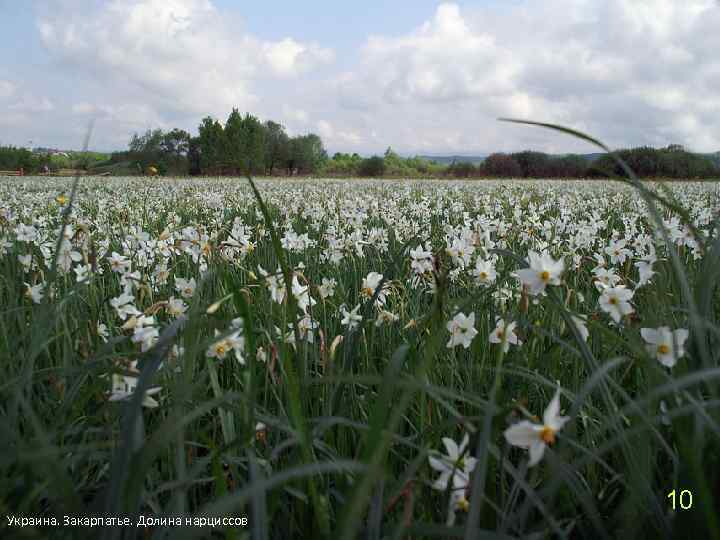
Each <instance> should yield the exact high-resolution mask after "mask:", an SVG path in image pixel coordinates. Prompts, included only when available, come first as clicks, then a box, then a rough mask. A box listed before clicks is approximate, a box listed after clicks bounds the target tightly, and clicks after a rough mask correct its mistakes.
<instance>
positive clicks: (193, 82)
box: [38, 0, 332, 116]
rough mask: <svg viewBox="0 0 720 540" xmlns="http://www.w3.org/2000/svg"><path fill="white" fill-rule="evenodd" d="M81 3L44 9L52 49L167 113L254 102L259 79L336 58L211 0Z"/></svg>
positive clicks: (45, 37) (248, 106) (45, 36)
mask: <svg viewBox="0 0 720 540" xmlns="http://www.w3.org/2000/svg"><path fill="white" fill-rule="evenodd" d="M73 6H74V9H68V6H67V5H62V4H60V5H58V4H52V5H50V6H49V7H46V9H45V10H43V12H42V15H41V16H40V19H39V21H38V29H39V32H40V36H41V39H42V41H43V43H44V45H45V47H46V48H47V49H48V51H50V52H51V53H52V54H53V55H55V56H56V57H57V58H59V59H62V60H63V61H64V62H66V63H67V64H69V65H72V66H73V68H75V69H81V70H83V71H85V72H87V73H90V74H91V75H92V76H93V77H95V78H96V79H98V80H103V81H112V84H113V85H114V88H113V90H115V91H117V92H123V93H124V94H125V95H136V96H137V97H138V100H141V101H142V103H145V104H150V105H152V106H153V107H154V108H155V109H156V110H157V111H159V112H160V113H171V114H175V115H177V114H184V115H187V116H190V115H195V116H197V115H199V114H215V115H219V116H224V115H227V113H228V112H229V110H230V108H232V107H239V108H241V109H245V110H252V108H253V107H255V106H256V105H257V103H258V96H257V93H256V90H255V88H254V83H255V81H257V80H258V79H261V78H264V77H272V76H276V75H279V76H283V77H291V76H296V75H298V74H301V73H304V72H306V71H308V70H310V69H312V68H313V67H314V66H316V65H318V64H322V63H325V62H328V61H330V60H332V51H330V50H328V49H323V48H321V47H320V46H319V45H317V44H306V43H301V42H298V41H295V40H294V39H292V38H287V39H285V40H282V41H279V42H265V41H262V40H259V39H257V38H255V37H254V36H252V35H251V34H249V33H247V32H243V31H238V27H239V25H240V22H239V21H238V20H236V19H234V18H233V17H230V16H228V14H227V13H221V12H219V11H218V10H217V9H216V8H215V6H214V5H213V3H212V2H210V1H209V0H111V1H110V2H108V3H105V4H101V5H100V7H95V8H94V9H88V6H87V5H82V4H73ZM81 8H83V9H81Z"/></svg>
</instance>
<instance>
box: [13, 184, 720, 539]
mask: <svg viewBox="0 0 720 540" xmlns="http://www.w3.org/2000/svg"><path fill="white" fill-rule="evenodd" d="M256 185H257V191H258V193H255V192H254V191H253V185H252V184H251V183H250V181H249V180H248V179H242V178H238V179H202V180H188V179H156V178H153V179H150V178H112V179H110V178H82V179H81V180H80V181H79V183H78V185H77V190H76V192H74V190H73V180H72V179H68V180H61V179H49V178H28V177H25V178H13V179H10V178H2V179H0V381H1V382H0V422H1V423H2V431H1V433H2V442H1V443H0V449H1V451H0V456H1V457H0V475H1V477H2V478H3V479H4V480H3V481H2V482H0V507H2V510H3V513H4V514H7V515H15V516H21V515H22V516H58V520H60V523H62V516H67V515H75V516H78V515H90V514H92V513H95V514H102V515H125V514H128V515H132V516H137V515H144V516H147V517H151V518H152V519H157V520H158V521H157V522H155V521H151V522H150V523H153V524H154V526H153V527H150V528H144V527H143V528H136V527H134V525H133V526H132V527H129V528H104V529H100V528H95V529H93V528H74V529H73V528H63V527H57V528H55V529H53V530H52V531H51V532H50V531H48V530H47V529H45V528H43V527H35V528H33V527H27V528H24V529H23V531H22V532H23V533H25V534H26V535H27V537H37V538H44V537H47V536H56V537H68V538H77V537H80V536H83V535H84V536H87V537H89V538H99V537H113V538H120V537H123V538H131V537H135V536H136V535H139V537H143V538H149V537H152V538H164V537H166V535H169V536H167V537H172V538H176V537H184V536H187V537H193V536H195V537H197V536H204V537H210V536H211V534H215V535H217V536H215V537H222V536H223V535H224V537H228V538H244V537H252V538H288V537H305V538H348V539H349V538H355V537H361V538H401V537H404V536H410V537H413V538H420V537H465V538H527V537H531V535H532V537H534V538H550V537H552V538H562V537H570V538H580V537H582V538H664V537H677V538H687V537H689V535H690V534H692V533H693V531H697V533H698V534H703V535H704V536H702V537H703V538H710V537H715V538H717V537H718V536H717V535H718V534H720V523H719V521H718V516H717V509H718V505H719V504H720V488H719V486H720V474H719V473H718V471H719V468H718V465H720V463H719V461H720V459H719V455H720V444H719V441H720V438H719V437H718V435H719V434H720V410H719V409H718V405H719V404H720V401H718V399H719V398H720V395H719V393H720V386H719V385H718V383H719V382H720V369H719V368H718V359H719V358H720V339H719V338H720V334H719V333H718V327H717V325H716V320H717V316H718V312H719V311H720V301H719V300H718V294H717V289H716V283H717V278H718V273H720V270H719V269H720V240H718V238H719V236H718V235H719V233H720V228H719V227H718V221H717V219H718V210H720V186H719V185H718V184H716V183H690V182H685V183H678V184H667V185H659V184H657V185H652V186H647V187H648V190H639V189H637V188H636V187H632V186H629V185H626V184H623V183H619V182H609V181H607V182H605V181H598V182H582V181H563V182H553V181H545V180H535V181H519V180H518V181H506V182H491V181H483V182H467V183H462V182H442V181H425V182H412V181H402V182H401V181H397V182H391V181H360V180H347V181H338V180H332V181H331V180H272V181H270V180H264V181H258V182H257V184H256ZM260 197H261V198H260ZM263 201H264V202H263ZM681 494H682V496H681ZM688 494H689V495H688ZM181 514H182V515H185V516H247V517H248V527H247V528H245V529H238V528H232V527H227V528H223V527H222V526H220V527H216V530H215V531H214V533H211V532H210V530H209V529H208V528H198V527H181V528H177V527H169V526H168V527H166V526H164V525H166V523H165V522H164V521H163V520H162V518H163V517H167V516H174V515H181ZM134 523H135V522H133V524H134ZM4 525H5V526H7V523H6V524H4ZM17 532H18V531H14V533H17ZM483 534H484V535H485V536H483ZM183 535H184V536H183Z"/></svg>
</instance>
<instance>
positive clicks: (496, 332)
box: [495, 330, 505, 339]
mask: <svg viewBox="0 0 720 540" xmlns="http://www.w3.org/2000/svg"><path fill="white" fill-rule="evenodd" d="M495 335H496V336H497V337H499V338H500V339H502V338H503V337H504V336H505V331H504V330H496V331H495Z"/></svg>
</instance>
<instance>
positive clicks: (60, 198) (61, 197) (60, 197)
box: [55, 195, 67, 205]
mask: <svg viewBox="0 0 720 540" xmlns="http://www.w3.org/2000/svg"><path fill="white" fill-rule="evenodd" d="M55 200H56V201H57V202H58V204H61V205H62V204H65V203H66V202H67V197H66V196H65V195H58V196H57V197H56V198H55Z"/></svg>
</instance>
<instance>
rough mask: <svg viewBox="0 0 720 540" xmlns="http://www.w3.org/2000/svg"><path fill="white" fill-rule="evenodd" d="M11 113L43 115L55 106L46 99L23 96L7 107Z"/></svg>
mask: <svg viewBox="0 0 720 540" xmlns="http://www.w3.org/2000/svg"><path fill="white" fill-rule="evenodd" d="M8 109H10V110H11V111H18V112H27V113H43V112H49V111H52V110H53V109H55V105H54V104H53V102H52V101H50V99H48V98H47V97H42V98H37V97H34V96H32V95H24V96H22V97H21V98H20V99H19V100H18V101H16V102H14V103H11V104H10V105H8Z"/></svg>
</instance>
